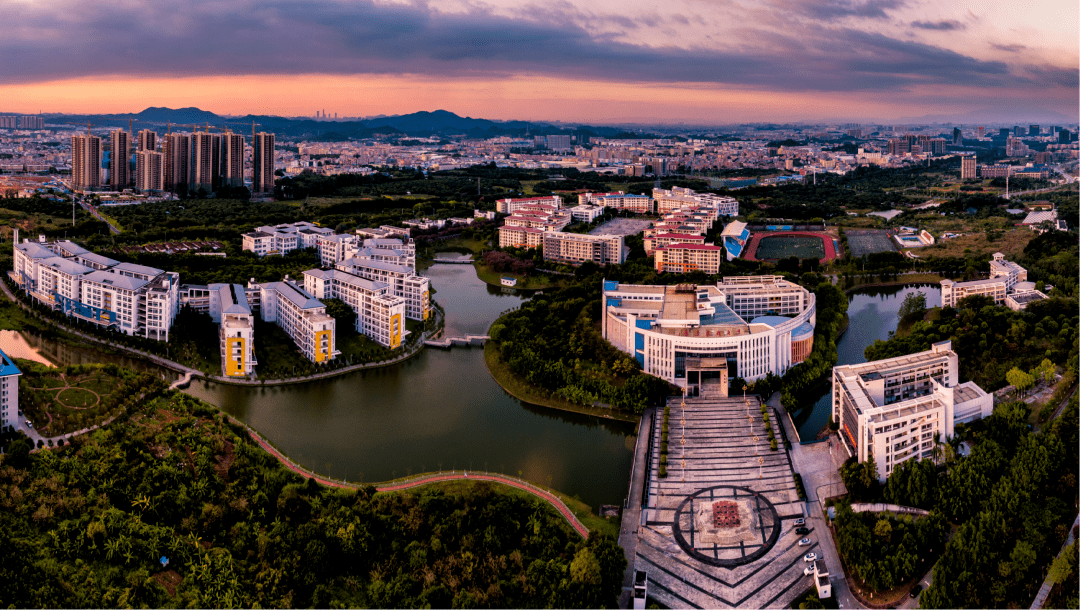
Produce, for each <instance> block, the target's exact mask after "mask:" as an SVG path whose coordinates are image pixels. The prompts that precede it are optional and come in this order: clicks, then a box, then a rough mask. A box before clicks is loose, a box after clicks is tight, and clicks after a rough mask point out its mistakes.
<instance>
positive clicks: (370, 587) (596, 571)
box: [0, 390, 626, 608]
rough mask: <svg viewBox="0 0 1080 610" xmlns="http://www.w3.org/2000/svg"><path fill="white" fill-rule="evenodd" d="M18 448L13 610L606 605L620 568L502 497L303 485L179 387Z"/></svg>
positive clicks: (4, 467) (537, 511)
mask: <svg viewBox="0 0 1080 610" xmlns="http://www.w3.org/2000/svg"><path fill="white" fill-rule="evenodd" d="M159 392H160V390H159ZM29 449H30V447H29V446H28V445H27V443H26V442H25V441H15V442H13V443H12V444H11V446H9V448H8V451H7V453H6V454H5V455H4V456H3V458H2V461H0V548H3V549H5V552H4V553H2V554H0V579H2V581H3V582H4V602H5V603H6V604H10V605H12V606H14V607H37V608H47V607H53V608H56V607H79V608H97V607H146V606H149V607H166V608H168V607H203V608H223V607H224V608H228V607H251V606H260V607H418V608H419V607H438V608H449V607H455V608H459V607H522V608H524V607H610V606H613V605H614V604H615V601H616V598H617V596H618V594H619V590H620V587H621V584H622V577H623V571H624V569H625V566H626V559H625V558H624V556H623V552H622V550H621V548H620V547H619V546H618V545H617V544H616V542H615V541H614V540H613V539H611V538H610V537H608V536H606V535H601V534H593V535H591V536H590V537H589V538H588V539H582V538H581V537H580V536H579V535H578V534H577V533H576V532H575V531H574V530H573V529H571V528H570V526H569V525H568V524H567V523H566V522H565V521H564V520H563V519H562V517H561V516H560V515H559V514H558V513H557V512H555V511H554V509H553V508H551V506H550V505H548V504H547V503H545V502H542V501H539V500H537V499H536V498H534V497H533V496H530V495H526V494H523V493H518V492H515V491H510V490H508V489H507V488H500V487H498V486H494V485H491V484H487V483H481V482H475V483H462V484H460V485H448V486H440V485H432V486H425V487H421V488H418V490H417V491H411V492H395V493H382V492H376V491H375V488H373V487H370V486H368V487H363V488H358V489H347V490H342V489H328V488H324V487H321V486H320V485H318V484H316V483H315V482H314V480H311V479H307V480H305V479H304V478H302V477H300V476H299V475H296V474H295V473H293V472H292V471H290V470H287V469H286V468H284V467H283V466H281V465H280V464H279V463H278V462H277V461H276V460H275V459H274V458H273V457H271V456H270V455H269V454H268V453H266V452H265V451H263V450H262V449H261V448H260V447H259V446H258V445H257V444H255V443H254V442H253V441H252V440H251V438H250V436H249V435H248V434H247V431H246V430H245V429H244V428H243V427H241V426H239V425H237V424H235V423H233V422H231V421H230V420H228V419H226V418H225V416H224V415H222V414H220V413H219V412H218V411H217V410H216V409H215V408H213V407H211V406H210V405H207V404H205V403H202V402H201V401H199V400H197V399H195V398H192V397H189V396H187V395H184V394H181V393H174V392H169V391H164V392H160V393H159V394H156V395H154V396H152V397H151V396H148V397H147V399H146V400H144V401H141V402H139V403H138V404H131V405H128V408H127V410H126V412H125V413H124V415H122V416H121V417H120V418H119V419H118V420H117V421H115V422H114V423H113V424H111V425H110V426H108V427H106V428H104V429H100V430H97V431H95V432H93V433H91V434H88V435H83V436H79V437H76V438H75V439H74V440H73V441H72V443H70V444H69V445H67V446H65V447H63V448H60V449H51V450H43V451H38V452H35V453H30V452H29Z"/></svg>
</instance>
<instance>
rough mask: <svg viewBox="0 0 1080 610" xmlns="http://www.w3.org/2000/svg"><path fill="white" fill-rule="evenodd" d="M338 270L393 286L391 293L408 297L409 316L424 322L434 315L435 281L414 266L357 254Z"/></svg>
mask: <svg viewBox="0 0 1080 610" xmlns="http://www.w3.org/2000/svg"><path fill="white" fill-rule="evenodd" d="M337 269H338V270H340V271H344V272H346V273H351V274H352V275H355V276H358V277H362V278H364V279H366V280H372V281H374V282H382V283H383V284H386V285H387V286H389V294H391V295H393V296H396V297H401V298H402V299H404V300H405V317H406V318H408V319H410V320H421V321H423V320H427V319H428V316H430V315H431V296H430V295H431V280H430V279H428V278H426V277H424V276H422V275H418V274H417V273H416V271H415V270H414V269H413V268H411V267H406V266H404V265H395V264H394V263H388V262H384V261H381V260H375V259H372V258H362V257H353V258H349V259H346V260H344V261H342V262H341V263H339V264H338V265H337Z"/></svg>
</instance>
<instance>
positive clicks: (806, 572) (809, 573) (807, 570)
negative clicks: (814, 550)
mask: <svg viewBox="0 0 1080 610" xmlns="http://www.w3.org/2000/svg"><path fill="white" fill-rule="evenodd" d="M802 573H803V576H813V575H814V574H816V573H817V570H816V569H815V568H814V566H813V565H811V566H810V567H809V568H804V569H803V571H802Z"/></svg>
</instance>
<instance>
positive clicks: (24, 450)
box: [3, 438, 31, 468]
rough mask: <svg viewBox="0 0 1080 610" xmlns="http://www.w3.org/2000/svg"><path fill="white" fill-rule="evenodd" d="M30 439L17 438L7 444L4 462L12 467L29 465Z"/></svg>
mask: <svg viewBox="0 0 1080 610" xmlns="http://www.w3.org/2000/svg"><path fill="white" fill-rule="evenodd" d="M30 448H31V446H30V441H29V440H27V439H25V438H17V439H15V440H13V441H11V444H10V445H8V448H7V453H6V454H5V455H4V461H3V463H4V464H7V465H10V466H12V467H13V468H26V467H27V466H29V465H30Z"/></svg>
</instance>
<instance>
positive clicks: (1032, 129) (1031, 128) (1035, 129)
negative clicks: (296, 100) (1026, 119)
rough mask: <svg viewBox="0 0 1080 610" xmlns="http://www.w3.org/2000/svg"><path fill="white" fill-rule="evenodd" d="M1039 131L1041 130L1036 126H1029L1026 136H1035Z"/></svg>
mask: <svg viewBox="0 0 1080 610" xmlns="http://www.w3.org/2000/svg"><path fill="white" fill-rule="evenodd" d="M1040 131H1041V128H1040V127H1039V126H1038V125H1029V126H1028V135H1029V136H1037V135H1039V132H1040Z"/></svg>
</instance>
